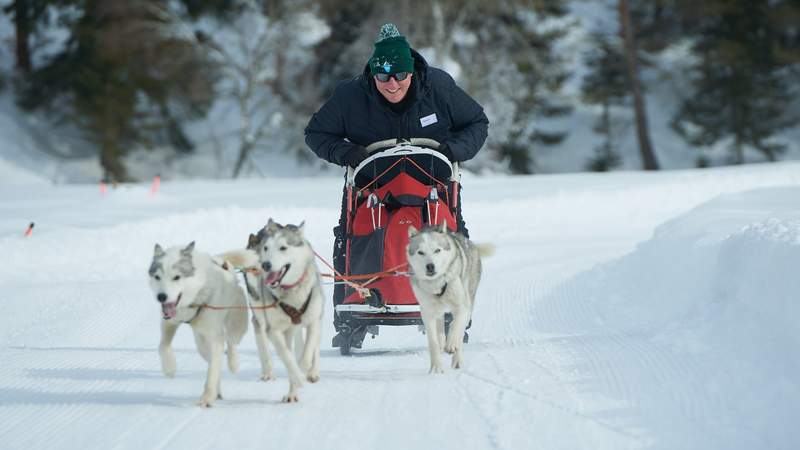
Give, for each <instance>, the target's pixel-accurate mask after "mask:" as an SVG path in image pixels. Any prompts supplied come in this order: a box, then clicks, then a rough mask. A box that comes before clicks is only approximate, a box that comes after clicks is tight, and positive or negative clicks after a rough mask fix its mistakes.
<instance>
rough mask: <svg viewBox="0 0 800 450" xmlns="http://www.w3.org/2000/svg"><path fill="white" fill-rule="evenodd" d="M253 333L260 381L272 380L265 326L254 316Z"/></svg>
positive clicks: (273, 376)
mask: <svg viewBox="0 0 800 450" xmlns="http://www.w3.org/2000/svg"><path fill="white" fill-rule="evenodd" d="M261 320H262V321H263V320H264V319H263V318H262V319H261ZM253 331H254V333H253V334H254V335H255V337H256V347H258V358H259V359H260V360H261V381H269V380H274V379H275V374H273V373H272V358H271V357H270V356H269V341H268V340H267V329H266V324H261V323H260V322H259V320H258V319H257V318H256V316H255V315H253Z"/></svg>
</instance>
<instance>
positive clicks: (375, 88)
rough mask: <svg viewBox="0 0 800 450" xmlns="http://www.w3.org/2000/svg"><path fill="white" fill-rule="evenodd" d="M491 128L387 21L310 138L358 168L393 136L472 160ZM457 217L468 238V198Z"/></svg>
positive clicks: (338, 259)
mask: <svg viewBox="0 0 800 450" xmlns="http://www.w3.org/2000/svg"><path fill="white" fill-rule="evenodd" d="M488 127H489V120H488V119H487V118H486V114H484V112H483V108H482V107H481V106H480V105H479V104H478V103H477V102H476V101H475V100H473V99H472V98H471V97H470V96H469V95H467V93H465V92H464V91H463V90H461V88H459V87H458V86H457V85H456V83H455V81H454V80H453V78H452V77H451V76H450V75H448V74H447V73H446V72H444V71H443V70H441V69H437V68H435V67H430V66H428V63H427V62H426V61H425V59H424V58H423V57H422V56H421V55H420V54H419V53H417V52H416V51H414V50H413V49H412V48H411V47H410V45H409V44H408V41H406V38H405V37H404V36H403V35H402V34H400V32H399V31H398V30H397V27H395V25H394V24H391V23H387V24H385V25H383V26H382V27H381V29H380V32H379V35H378V39H377V40H376V41H375V47H374V51H373V53H372V57H371V58H370V59H369V61H368V63H367V65H366V67H364V70H363V72H362V73H361V75H358V76H356V77H355V78H352V79H350V80H346V81H343V82H341V83H339V85H338V86H337V87H336V90H335V91H334V93H333V95H332V96H331V98H330V99H328V101H326V102H325V104H323V105H322V107H321V108H320V109H319V111H317V113H316V114H314V115H313V116H312V117H311V120H310V121H309V123H308V126H307V127H306V129H305V136H306V144H307V145H308V146H309V147H310V148H311V150H313V151H314V153H316V154H317V156H319V157H320V158H322V159H324V160H326V161H329V162H332V163H334V164H338V165H340V166H350V167H354V168H355V167H356V166H358V164H359V163H361V161H363V160H364V159H365V158H366V157H367V156H368V155H367V151H366V149H365V147H367V146H368V145H369V144H372V143H373V142H378V141H383V140H387V139H410V138H429V139H434V140H436V141H438V142H439V143H440V144H441V145H440V146H439V148H438V149H437V150H438V151H439V152H441V153H442V154H443V155H445V156H446V157H447V158H448V159H449V160H450V161H459V162H461V161H466V160H468V159H471V158H472V157H474V156H475V154H477V153H478V150H480V148H481V146H483V143H484V141H486V136H487V130H488ZM345 212H346V208H345V206H344V198H343V199H342V216H341V218H340V221H339V226H338V227H337V228H336V229H335V230H334V233H335V235H336V243H335V245H334V265H335V266H336V269H337V270H340V269H342V268H344V261H343V260H344V258H343V256H344V252H343V249H342V247H343V246H342V245H341V244H342V241H343V238H344V232H345V230H344V227H345V225H344V224H345V217H344V214H345ZM457 220H458V230H459V231H460V232H461V233H463V234H464V235H465V236H466V235H467V234H468V233H467V229H466V227H465V226H464V221H463V219H462V217H461V202H459V204H458V208H457ZM341 297H343V287H341V286H337V291H336V292H335V293H334V304H336V303H338V301H337V299H340V298H341ZM339 301H340V300H339ZM334 317H335V316H334ZM334 324H336V320H335V319H334ZM337 329H338V327H337Z"/></svg>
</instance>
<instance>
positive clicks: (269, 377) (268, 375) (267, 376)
mask: <svg viewBox="0 0 800 450" xmlns="http://www.w3.org/2000/svg"><path fill="white" fill-rule="evenodd" d="M275 379H276V378H275V375H274V374H273V373H272V372H266V373H262V374H261V377H259V380H261V381H272V380H275Z"/></svg>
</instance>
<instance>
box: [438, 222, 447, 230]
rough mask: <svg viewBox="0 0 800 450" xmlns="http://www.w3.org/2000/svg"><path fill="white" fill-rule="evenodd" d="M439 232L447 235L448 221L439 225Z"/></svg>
mask: <svg viewBox="0 0 800 450" xmlns="http://www.w3.org/2000/svg"><path fill="white" fill-rule="evenodd" d="M439 232H440V233H447V219H445V220H443V221H442V223H440V224H439Z"/></svg>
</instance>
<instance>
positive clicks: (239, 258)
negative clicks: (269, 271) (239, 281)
mask: <svg viewBox="0 0 800 450" xmlns="http://www.w3.org/2000/svg"><path fill="white" fill-rule="evenodd" d="M216 258H218V259H220V260H222V261H224V262H226V263H228V265H229V266H233V267H231V268H232V269H240V268H252V267H258V263H259V261H258V254H257V253H256V252H254V251H253V250H250V249H242V250H231V251H228V252H225V253H221V254H219V255H216Z"/></svg>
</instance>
